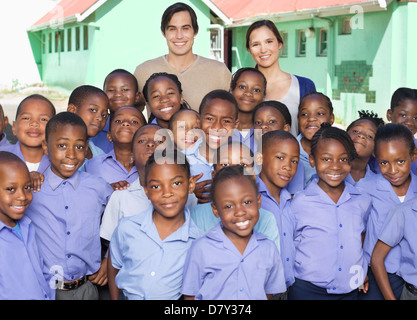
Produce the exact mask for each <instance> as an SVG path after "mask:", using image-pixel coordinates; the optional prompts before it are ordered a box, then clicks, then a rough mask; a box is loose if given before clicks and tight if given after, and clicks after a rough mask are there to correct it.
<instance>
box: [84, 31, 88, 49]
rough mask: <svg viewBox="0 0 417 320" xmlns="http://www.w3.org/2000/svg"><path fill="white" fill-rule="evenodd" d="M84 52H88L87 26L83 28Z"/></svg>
mask: <svg viewBox="0 0 417 320" xmlns="http://www.w3.org/2000/svg"><path fill="white" fill-rule="evenodd" d="M84 50H88V26H84Z"/></svg>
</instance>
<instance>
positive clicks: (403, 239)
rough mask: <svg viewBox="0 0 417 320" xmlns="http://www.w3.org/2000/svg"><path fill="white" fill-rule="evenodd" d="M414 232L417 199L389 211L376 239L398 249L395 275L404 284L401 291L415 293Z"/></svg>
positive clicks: (416, 237)
mask: <svg viewBox="0 0 417 320" xmlns="http://www.w3.org/2000/svg"><path fill="white" fill-rule="evenodd" d="M416 230H417V198H414V199H412V200H410V201H407V202H404V203H402V204H399V205H397V206H395V207H393V208H392V209H391V210H390V212H389V213H388V216H387V218H386V221H385V224H384V226H383V227H382V230H381V233H380V234H379V237H378V239H379V240H381V241H382V242H384V243H385V244H387V245H389V246H390V247H391V248H397V247H398V248H399V252H400V260H399V268H398V272H397V273H398V275H399V276H400V277H401V278H403V279H404V280H405V282H406V285H405V288H404V289H403V290H410V289H411V290H413V291H416V288H417V256H416V252H417V232H416ZM391 250H392V249H391ZM410 286H411V287H410Z"/></svg>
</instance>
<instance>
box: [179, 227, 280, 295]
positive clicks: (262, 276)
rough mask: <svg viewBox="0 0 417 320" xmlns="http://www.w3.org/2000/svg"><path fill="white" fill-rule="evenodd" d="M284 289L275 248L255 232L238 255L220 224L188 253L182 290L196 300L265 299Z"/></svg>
mask: <svg viewBox="0 0 417 320" xmlns="http://www.w3.org/2000/svg"><path fill="white" fill-rule="evenodd" d="M285 291H286V286H285V280H284V273H283V268H282V262H281V257H280V255H279V253H278V250H277V247H276V245H275V244H274V243H273V242H272V241H271V240H269V239H268V238H267V237H266V236H265V235H263V234H260V233H257V232H256V231H255V232H253V234H252V236H251V237H250V239H249V242H248V244H247V246H246V248H245V251H244V252H243V254H241V253H240V252H239V251H238V249H237V248H236V246H235V245H234V244H233V243H232V242H231V241H230V239H229V238H228V237H227V236H226V235H225V234H224V232H223V230H222V224H221V223H219V224H217V225H216V226H215V227H214V228H212V229H211V230H210V231H209V232H208V233H206V234H205V235H204V237H201V238H200V239H197V240H196V241H194V243H193V244H192V245H191V248H190V250H189V252H188V254H187V260H186V262H185V266H184V279H183V285H182V289H181V293H182V294H184V295H189V296H195V299H196V300H265V299H266V298H267V297H266V294H277V293H280V292H285Z"/></svg>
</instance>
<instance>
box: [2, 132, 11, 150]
mask: <svg viewBox="0 0 417 320" xmlns="http://www.w3.org/2000/svg"><path fill="white" fill-rule="evenodd" d="M0 139H1V140H0V147H6V146H10V145H11V143H10V142H9V140H7V137H6V134H5V133H3V134H2V135H1V138H0Z"/></svg>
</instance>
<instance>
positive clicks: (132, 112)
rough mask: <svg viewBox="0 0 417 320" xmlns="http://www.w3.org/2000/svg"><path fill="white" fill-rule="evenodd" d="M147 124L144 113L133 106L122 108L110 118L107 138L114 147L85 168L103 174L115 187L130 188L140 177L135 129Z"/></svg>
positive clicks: (87, 170)
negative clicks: (135, 146)
mask: <svg viewBox="0 0 417 320" xmlns="http://www.w3.org/2000/svg"><path fill="white" fill-rule="evenodd" d="M144 124H146V120H145V117H144V116H143V114H142V113H141V112H140V111H138V110H137V109H136V108H133V107H122V108H120V109H118V110H117V111H116V112H115V113H114V114H113V115H112V116H111V117H110V127H109V132H108V133H107V137H108V139H109V141H112V142H113V143H112V145H113V150H111V151H110V152H108V153H106V154H102V155H99V156H97V157H94V158H93V159H90V160H88V161H86V163H85V166H84V170H85V171H86V172H89V173H91V174H93V175H96V176H99V177H102V178H103V179H104V180H106V181H107V182H108V183H109V184H110V185H111V186H112V187H113V189H114V190H119V189H120V190H122V189H126V187H127V186H129V185H130V183H132V182H134V181H135V180H136V179H137V178H138V172H137V170H136V167H135V163H134V159H133V153H132V139H133V136H134V134H135V132H136V131H137V130H138V129H139V128H140V127H142V126H143V125H144Z"/></svg>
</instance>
